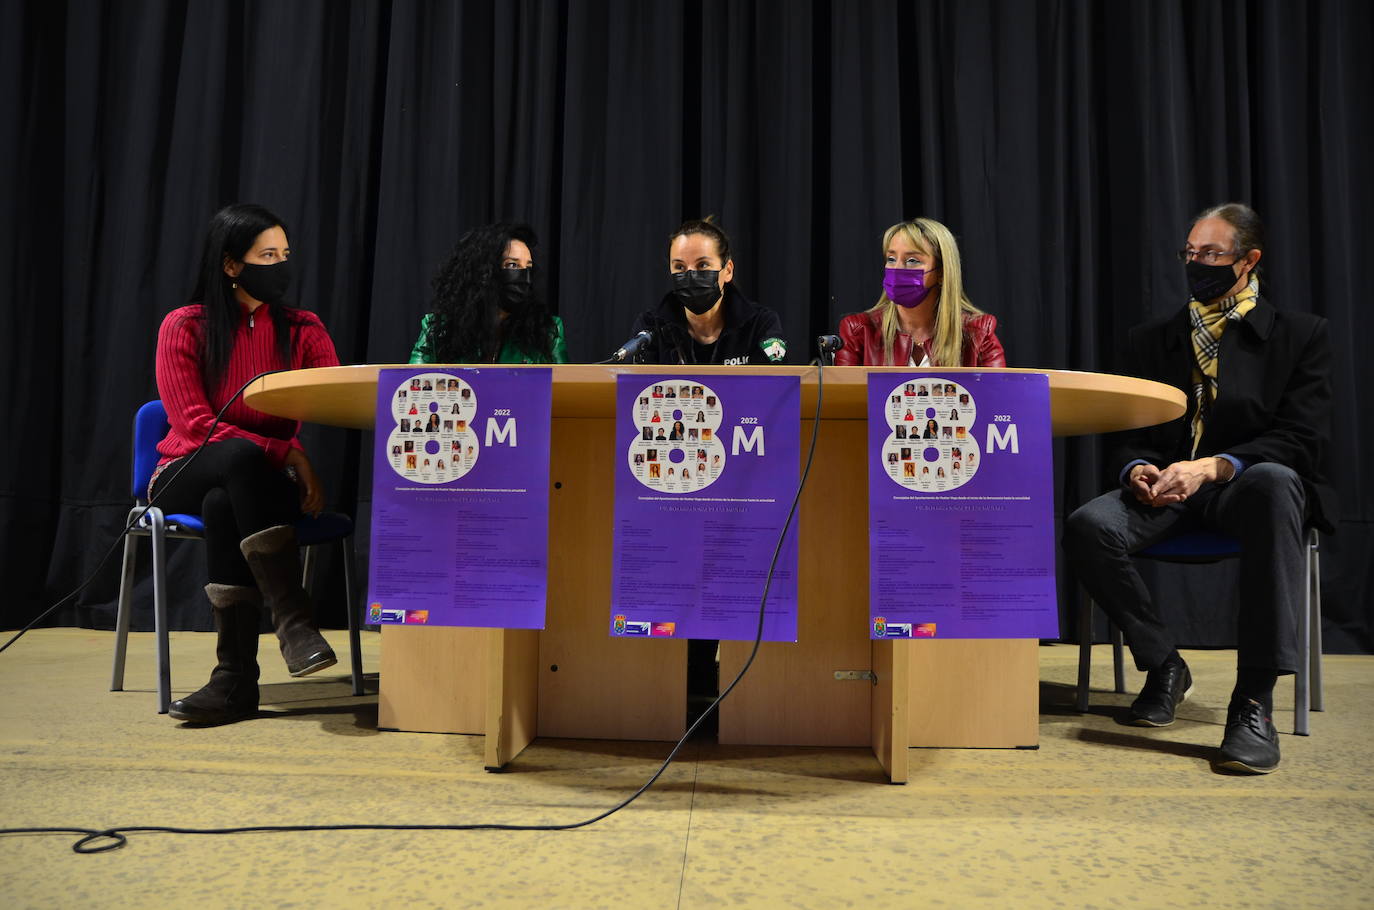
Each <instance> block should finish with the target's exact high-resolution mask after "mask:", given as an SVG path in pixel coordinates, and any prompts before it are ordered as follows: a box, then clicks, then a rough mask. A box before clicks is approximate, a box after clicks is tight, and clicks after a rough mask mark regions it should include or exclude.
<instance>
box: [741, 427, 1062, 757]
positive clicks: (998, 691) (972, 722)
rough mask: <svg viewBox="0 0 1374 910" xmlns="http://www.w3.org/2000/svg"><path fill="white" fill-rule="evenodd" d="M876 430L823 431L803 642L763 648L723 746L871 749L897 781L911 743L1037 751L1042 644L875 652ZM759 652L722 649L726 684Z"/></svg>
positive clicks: (802, 572)
mask: <svg viewBox="0 0 1374 910" xmlns="http://www.w3.org/2000/svg"><path fill="white" fill-rule="evenodd" d="M809 433H810V421H803V426H802V442H803V449H804V448H805V444H806V442H807V440H808V439H809V438H810V437H809ZM866 433H867V424H866V422H865V421H861V420H826V421H822V423H821V435H820V438H819V441H818V442H817V446H816V461H815V463H814V464H813V465H812V468H811V477H810V479H809V480H808V481H807V488H806V491H805V492H804V493H803V494H802V504H801V521H802V524H801V527H800V535H801V536H800V538H799V540H798V544H799V549H800V566H799V572H798V581H799V588H798V601H799V603H798V611H799V612H798V618H797V636H798V641H797V643H796V644H784V643H776V642H774V643H767V644H765V645H763V647H762V648H760V650H759V655H758V658H757V659H756V660H755V661H754V665H753V667H752V668H750V671H749V675H748V676H747V677H745V679H744V681H743V682H741V683H740V685H739V687H738V688H737V689H736V690H735V691H734V693H732V694H731V696H730V698H728V699H727V700H726V701H725V702H724V703H723V704H722V705H721V708H720V712H721V716H720V741H721V742H722V743H748V744H754V745H806V746H868V745H872V746H873V747H874V749H875V751H876V752H878V753H879V759H880V761H882V763H883V766H884V768H885V769H886V770H887V771H888V773H889V775H893V774H894V771H896V770H898V769H899V768H900V767H901V766H902V765H904V757H898V758H892V757H890V756H885V755H884V754H883V753H884V752H885V751H886V752H890V751H891V750H892V748H895V743H900V742H902V741H903V740H907V741H908V744H909V745H911V746H955V747H969V746H978V747H994V748H996V747H1012V746H1033V745H1035V744H1036V743H1037V742H1038V735H1039V734H1038V720H1039V667H1038V651H1037V645H1038V642H1037V641H1035V640H1033V639H1026V640H1005V639H982V640H963V641H954V640H949V641H945V640H923V641H903V642H898V641H894V642H891V645H892V646H893V647H896V648H901V649H907V651H908V656H907V657H906V658H894V657H893V656H891V655H889V654H887V653H886V652H881V651H880V650H879V649H880V648H882V647H886V646H887V644H888V643H886V642H873V643H870V641H869V632H868V600H869V591H868V578H869V566H868V495H867V492H868V477H867V473H866V471H865V470H864V465H865V464H866V458H865V452H866V446H867V437H866ZM750 647H751V643H750V642H721V667H720V672H721V680H722V683H726V682H728V681H729V680H730V679H733V678H734V675H735V673H737V672H738V671H739V668H740V666H742V665H743V662H744V660H745V658H747V657H748V654H749V650H750ZM879 664H881V666H879ZM837 670H868V671H872V672H874V673H876V674H877V675H878V686H877V687H875V686H874V685H873V684H872V683H871V682H866V681H861V680H847V679H846V680H837V679H835V672H836V671H837ZM890 685H891V686H893V687H890ZM908 702H909V704H908ZM875 725H877V726H875ZM902 727H905V730H906V732H905V733H903V731H902ZM894 765H895V767H894ZM893 779H894V780H896V779H898V778H897V777H895V776H894V778H893ZM901 779H905V772H904V770H903V771H902V776H901Z"/></svg>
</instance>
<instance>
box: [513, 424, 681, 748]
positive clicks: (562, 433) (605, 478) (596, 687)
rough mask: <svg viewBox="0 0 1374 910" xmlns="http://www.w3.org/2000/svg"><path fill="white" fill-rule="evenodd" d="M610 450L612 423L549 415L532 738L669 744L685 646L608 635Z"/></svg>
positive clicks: (677, 724) (677, 717) (677, 719)
mask: <svg viewBox="0 0 1374 910" xmlns="http://www.w3.org/2000/svg"><path fill="white" fill-rule="evenodd" d="M616 450H617V442H616V433H615V422H614V421H613V420H611V419H603V418H554V421H553V446H552V452H551V456H552V461H551V464H550V476H551V477H552V478H553V485H552V489H551V490H550V491H549V605H548V614H547V622H546V624H545V628H544V631H543V632H542V633H540V636H539V668H538V672H539V680H538V685H539V735H540V736H563V737H580V738H587V739H647V740H673V739H677V738H678V737H679V736H681V735H682V734H683V733H684V732H685V731H686V729H687V726H686V724H687V642H685V641H680V640H679V641H674V640H672V639H650V640H644V639H624V638H614V637H612V636H611V634H610V625H611V569H612V555H611V531H612V521H613V517H614V510H615V475H614V472H613V471H612V470H611V469H610V466H611V465H613V464H615V463H616V459H618V458H624V457H625V453H624V452H617V451H616ZM555 668H557V669H555Z"/></svg>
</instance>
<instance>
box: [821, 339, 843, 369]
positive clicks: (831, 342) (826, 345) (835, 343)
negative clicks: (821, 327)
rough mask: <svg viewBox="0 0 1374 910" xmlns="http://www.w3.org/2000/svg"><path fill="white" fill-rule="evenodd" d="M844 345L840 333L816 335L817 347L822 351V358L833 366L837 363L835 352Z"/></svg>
mask: <svg viewBox="0 0 1374 910" xmlns="http://www.w3.org/2000/svg"><path fill="white" fill-rule="evenodd" d="M842 346H843V342H842V341H840V336H839V335H818V336H816V347H817V349H819V350H820V352H821V359H822V360H825V362H826V363H828V364H830V365H832V366H833V365H834V364H835V352H836V351H838V350H839V349H840V348H841V347H842ZM827 357H828V358H829V359H827Z"/></svg>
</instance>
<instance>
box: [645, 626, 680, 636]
mask: <svg viewBox="0 0 1374 910" xmlns="http://www.w3.org/2000/svg"><path fill="white" fill-rule="evenodd" d="M676 630H677V623H675V622H656V623H654V626H653V630H652V631H651V632H650V633H649V634H651V635H652V636H653V637H654V638H672V637H673V632H674V631H676Z"/></svg>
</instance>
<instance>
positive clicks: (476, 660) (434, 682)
mask: <svg viewBox="0 0 1374 910" xmlns="http://www.w3.org/2000/svg"><path fill="white" fill-rule="evenodd" d="M489 634H490V630H489V629H469V628H455V627H445V626H382V662H381V663H382V665H381V677H380V678H381V680H382V685H381V686H380V688H379V689H378V693H377V726H378V727H379V728H381V729H383V730H405V731H408V732H412V733H479V734H480V733H485V732H486V724H487V721H486V717H487V692H486V682H485V680H486V675H487V648H488V636H489Z"/></svg>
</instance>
